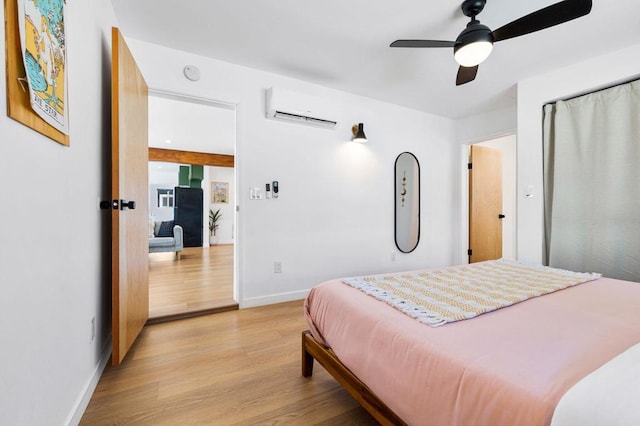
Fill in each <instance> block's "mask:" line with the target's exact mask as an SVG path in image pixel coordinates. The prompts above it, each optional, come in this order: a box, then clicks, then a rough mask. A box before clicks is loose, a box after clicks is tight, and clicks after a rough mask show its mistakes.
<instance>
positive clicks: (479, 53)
mask: <svg viewBox="0 0 640 426" xmlns="http://www.w3.org/2000/svg"><path fill="white" fill-rule="evenodd" d="M492 50H493V43H491V42H490V41H487V40H480V41H476V42H473V43H468V44H465V45H463V46H460V47H458V48H457V49H455V52H454V54H453V56H454V57H455V58H456V62H457V63H458V64H460V65H461V66H463V67H475V66H476V65H479V64H481V63H482V62H483V61H484V60H485V59H487V58H488V57H489V55H490V54H491V51H492Z"/></svg>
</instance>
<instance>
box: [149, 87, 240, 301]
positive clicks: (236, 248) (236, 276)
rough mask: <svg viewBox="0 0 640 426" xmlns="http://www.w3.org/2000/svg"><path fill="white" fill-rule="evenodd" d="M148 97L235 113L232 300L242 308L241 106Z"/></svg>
mask: <svg viewBox="0 0 640 426" xmlns="http://www.w3.org/2000/svg"><path fill="white" fill-rule="evenodd" d="M149 95H152V96H159V97H163V98H168V99H175V100H179V101H183V102H191V103H197V104H203V105H207V106H213V107H218V108H227V109H233V110H234V111H235V119H236V132H235V149H234V151H235V152H234V168H233V169H234V175H235V188H234V193H235V203H236V207H235V209H234V215H233V236H234V243H233V298H234V299H235V300H236V302H238V304H239V305H240V307H242V301H243V293H244V292H243V290H242V286H241V285H240V283H241V282H242V280H241V277H240V271H241V270H242V268H241V262H242V259H241V257H240V255H239V254H240V253H242V250H241V249H242V238H241V235H242V233H241V231H242V227H241V226H240V224H239V222H240V221H239V214H238V213H239V211H240V204H241V200H242V197H240V192H239V190H238V188H241V187H242V186H241V182H240V179H241V178H240V173H239V170H240V164H241V162H242V161H241V155H240V151H241V146H242V143H241V141H242V116H243V115H242V104H241V103H240V102H239V101H238V100H235V99H226V98H208V97H201V96H195V95H191V94H186V93H179V92H173V91H167V90H162V89H158V88H151V87H150V88H149Z"/></svg>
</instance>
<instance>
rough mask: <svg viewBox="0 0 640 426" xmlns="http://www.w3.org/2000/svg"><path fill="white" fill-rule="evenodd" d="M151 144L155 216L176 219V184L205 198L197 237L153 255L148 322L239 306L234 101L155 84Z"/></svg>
mask: <svg viewBox="0 0 640 426" xmlns="http://www.w3.org/2000/svg"><path fill="white" fill-rule="evenodd" d="M148 145H149V185H148V187H149V207H150V209H149V212H150V222H151V221H153V222H154V223H156V224H157V223H161V222H162V221H170V220H174V214H177V213H179V212H177V211H176V210H178V209H177V205H178V204H179V203H177V202H176V201H177V200H175V199H174V198H173V197H174V196H175V191H178V190H182V192H186V191H195V192H198V193H199V194H200V195H199V196H198V197H199V198H200V199H201V201H200V202H201V207H199V208H198V209H199V210H200V213H201V214H199V215H198V216H200V222H199V223H201V225H198V226H197V227H196V229H195V230H194V229H189V233H190V234H191V235H193V234H194V233H196V234H198V236H199V238H197V239H196V240H195V241H197V242H198V243H197V244H193V243H190V244H186V243H187V241H186V239H185V247H184V249H183V250H182V251H180V252H179V253H175V252H166V253H150V254H149V321H148V323H156V322H162V321H169V320H173V319H180V318H186V317H190V316H195V315H204V314H209V313H214V312H221V311H225V310H230V309H238V303H237V301H236V299H235V298H234V293H235V285H236V284H235V283H236V281H237V280H236V277H235V256H236V250H235V236H236V233H235V229H236V216H235V188H236V169H235V164H234V158H235V157H234V152H235V146H236V107H235V105H233V104H227V103H222V102H217V101H213V100H208V99H202V98H193V97H189V96H184V95H179V94H174V93H166V92H159V91H153V90H150V91H149V144H148ZM156 160H158V161H156ZM185 172H186V175H185ZM213 213H215V216H216V217H217V220H216V221H215V223H213V225H214V226H213V228H215V229H214V230H213V231H215V232H212V229H211V227H210V216H211V215H212V214H213ZM185 233H186V232H185ZM214 234H215V235H214ZM191 241H193V239H192V240H191ZM178 254H179V255H178Z"/></svg>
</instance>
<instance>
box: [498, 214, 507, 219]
mask: <svg viewBox="0 0 640 426" xmlns="http://www.w3.org/2000/svg"><path fill="white" fill-rule="evenodd" d="M505 217H506V216H505V215H503V214H499V215H498V219H504V218H505Z"/></svg>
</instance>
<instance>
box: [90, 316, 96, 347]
mask: <svg viewBox="0 0 640 426" xmlns="http://www.w3.org/2000/svg"><path fill="white" fill-rule="evenodd" d="M94 340H96V317H92V318H91V342H93V341H94Z"/></svg>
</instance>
